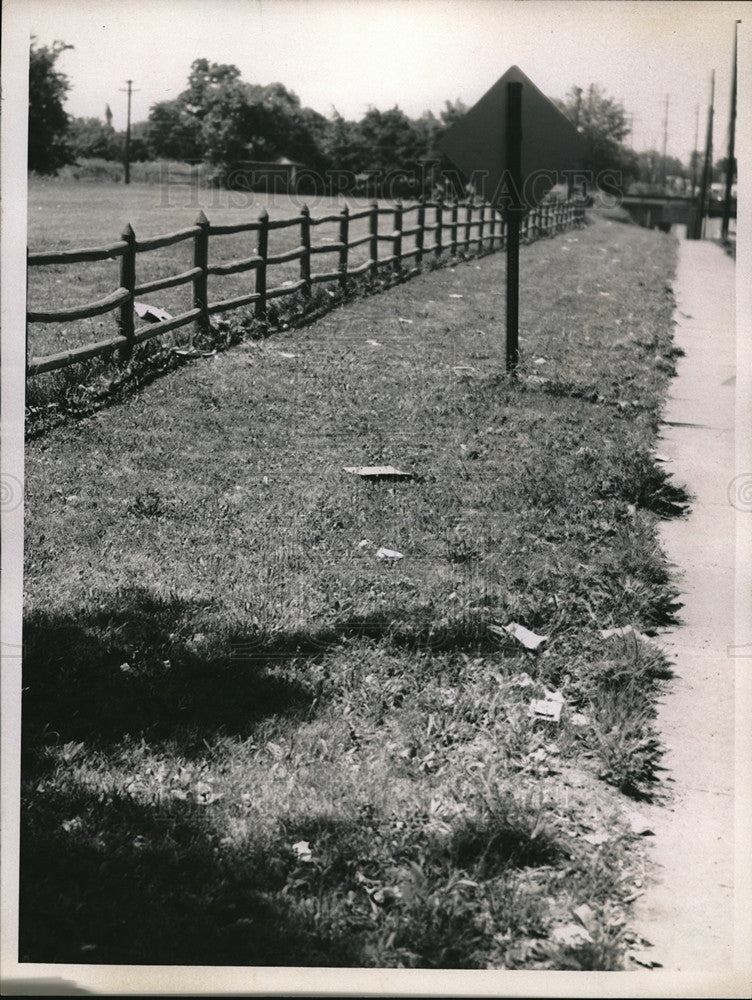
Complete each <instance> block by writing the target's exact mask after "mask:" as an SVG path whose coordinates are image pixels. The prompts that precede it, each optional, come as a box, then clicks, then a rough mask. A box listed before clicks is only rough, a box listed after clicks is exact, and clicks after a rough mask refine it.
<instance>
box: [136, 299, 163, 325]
mask: <svg viewBox="0 0 752 1000" xmlns="http://www.w3.org/2000/svg"><path fill="white" fill-rule="evenodd" d="M133 311H134V312H135V313H136V315H137V316H138V317H139V319H145V320H146V321H147V322H149V323H161V322H163V321H164V320H166V319H172V313H168V312H167V310H166V309H160V308H158V307H157V306H150V305H148V304H147V303H146V302H134V303H133Z"/></svg>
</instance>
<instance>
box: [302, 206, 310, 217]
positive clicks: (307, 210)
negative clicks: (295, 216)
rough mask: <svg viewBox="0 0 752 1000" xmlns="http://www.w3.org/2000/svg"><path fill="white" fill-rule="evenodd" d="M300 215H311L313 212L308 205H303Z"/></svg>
mask: <svg viewBox="0 0 752 1000" xmlns="http://www.w3.org/2000/svg"><path fill="white" fill-rule="evenodd" d="M300 214H301V215H310V214H311V210H310V208H309V207H308V205H303V207H302V208H301V209H300Z"/></svg>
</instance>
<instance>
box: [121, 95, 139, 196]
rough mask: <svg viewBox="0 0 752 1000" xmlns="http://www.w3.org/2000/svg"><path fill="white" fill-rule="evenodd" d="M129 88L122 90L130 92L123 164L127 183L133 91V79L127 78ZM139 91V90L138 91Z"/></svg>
mask: <svg viewBox="0 0 752 1000" xmlns="http://www.w3.org/2000/svg"><path fill="white" fill-rule="evenodd" d="M125 82H126V83H127V84H128V87H127V88H124V87H121V88H120V89H121V91H127V94H128V117H127V118H126V125H125V152H124V154H123V166H124V167H125V183H126V184H130V182H131V94H132V93H133V80H126V81H125ZM136 93H138V91H136Z"/></svg>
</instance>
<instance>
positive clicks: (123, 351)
mask: <svg viewBox="0 0 752 1000" xmlns="http://www.w3.org/2000/svg"><path fill="white" fill-rule="evenodd" d="M120 239H121V240H125V242H126V243H127V244H128V246H127V247H126V248H125V250H123V255H122V257H121V258H120V287H121V288H124V289H125V290H126V291H127V292H129V293H130V294H129V295H128V298H127V299H126V300H125V302H121V304H120V308H119V312H118V327H119V328H120V335H121V336H122V337H127V338H128V343H127V344H123V346H122V347H120V348H119V349H118V360H119V361H120V362H121V364H126V363H127V362H128V361H129V360H130V358H131V355H132V354H133V339H134V336H135V332H136V324H135V319H134V310H133V304H134V300H135V291H136V234H135V233H134V232H133V226H131V224H130V222H129V223H127V225H126V227H125V229H124V230H123V232H122V235H121V237H120Z"/></svg>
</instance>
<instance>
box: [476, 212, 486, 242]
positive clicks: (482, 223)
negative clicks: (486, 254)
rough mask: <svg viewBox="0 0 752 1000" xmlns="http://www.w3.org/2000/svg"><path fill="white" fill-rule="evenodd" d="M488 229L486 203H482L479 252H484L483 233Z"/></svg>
mask: <svg viewBox="0 0 752 1000" xmlns="http://www.w3.org/2000/svg"><path fill="white" fill-rule="evenodd" d="M485 229H486V203H485V202H484V201H482V202H481V203H480V228H479V229H478V253H482V252H483V234H484V232H485Z"/></svg>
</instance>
